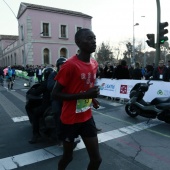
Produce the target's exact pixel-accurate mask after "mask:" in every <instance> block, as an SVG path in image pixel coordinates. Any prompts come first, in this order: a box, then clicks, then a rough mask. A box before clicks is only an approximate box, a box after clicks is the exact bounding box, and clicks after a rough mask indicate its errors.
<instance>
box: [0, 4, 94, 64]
mask: <svg viewBox="0 0 170 170" xmlns="http://www.w3.org/2000/svg"><path fill="white" fill-rule="evenodd" d="M17 18H18V34H19V36H7V35H6V36H5V35H1V36H0V65H1V66H7V65H22V66H26V65H27V64H28V65H46V64H55V62H56V60H57V59H58V58H59V57H61V56H62V57H66V58H69V57H70V56H72V55H74V54H76V53H78V50H79V49H78V47H77V46H76V44H75V42H74V35H75V33H76V32H77V31H78V30H79V29H81V28H89V29H92V27H91V19H92V17H91V16H89V15H86V14H83V13H81V12H75V11H69V10H64V9H58V8H52V7H47V6H41V5H35V4H28V3H21V4H20V8H19V11H18V15H17ZM7 42H8V43H7Z"/></svg>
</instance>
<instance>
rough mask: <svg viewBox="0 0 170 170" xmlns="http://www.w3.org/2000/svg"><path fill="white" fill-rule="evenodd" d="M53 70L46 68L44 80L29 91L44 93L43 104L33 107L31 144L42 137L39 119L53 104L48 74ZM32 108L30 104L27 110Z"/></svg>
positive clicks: (37, 94)
mask: <svg viewBox="0 0 170 170" xmlns="http://www.w3.org/2000/svg"><path fill="white" fill-rule="evenodd" d="M51 72H53V69H52V68H46V69H45V70H44V72H43V76H44V81H42V82H41V83H40V86H39V87H38V88H36V89H30V90H29V91H28V92H27V93H28V94H31V95H34V96H39V95H41V94H42V96H43V97H42V98H43V99H42V104H41V105H40V106H38V107H36V108H34V109H32V114H31V120H32V127H33V136H32V138H31V140H29V143H30V144H34V143H36V142H37V140H38V138H39V137H40V134H39V119H40V117H41V116H42V115H43V113H44V111H45V110H46V109H47V108H48V107H49V106H50V104H51V100H50V98H51V96H50V91H49V90H48V88H47V82H48V76H49V75H50V73H51ZM28 109H30V108H29V106H26V110H28Z"/></svg>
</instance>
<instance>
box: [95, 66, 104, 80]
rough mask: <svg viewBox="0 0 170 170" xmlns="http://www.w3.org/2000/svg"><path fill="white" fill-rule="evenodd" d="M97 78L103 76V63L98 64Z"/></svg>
mask: <svg viewBox="0 0 170 170" xmlns="http://www.w3.org/2000/svg"><path fill="white" fill-rule="evenodd" d="M97 78H99V79H100V78H105V76H104V68H103V64H100V65H99V67H98V70H97Z"/></svg>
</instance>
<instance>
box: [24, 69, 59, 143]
mask: <svg viewBox="0 0 170 170" xmlns="http://www.w3.org/2000/svg"><path fill="white" fill-rule="evenodd" d="M52 71H53V69H52V68H48V69H47V70H46V75H47V74H48V75H49V74H50V73H51V72H52ZM40 86H41V84H40V83H37V84H34V85H33V86H31V87H30V89H29V90H28V91H27V93H26V105H25V109H26V112H27V115H28V118H29V121H30V123H31V124H32V121H33V114H34V111H35V109H36V108H38V107H40V106H42V102H43V94H40V95H35V94H32V93H31V91H32V90H36V89H37V88H39V87H40ZM45 108H46V110H44V112H43V114H42V115H41V117H40V119H39V133H40V135H41V136H43V137H46V138H50V139H53V140H55V138H56V137H57V135H56V133H55V131H56V127H55V120H54V116H53V115H52V109H51V105H50V102H49V104H48V105H47V106H46V107H45Z"/></svg>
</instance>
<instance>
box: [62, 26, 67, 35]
mask: <svg viewBox="0 0 170 170" xmlns="http://www.w3.org/2000/svg"><path fill="white" fill-rule="evenodd" d="M66 29H67V26H66V25H61V38H67V30H66Z"/></svg>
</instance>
